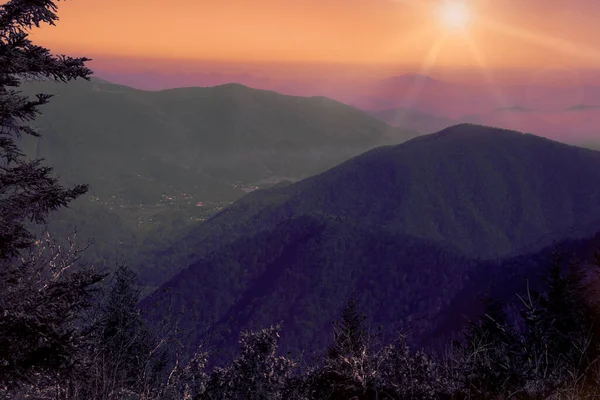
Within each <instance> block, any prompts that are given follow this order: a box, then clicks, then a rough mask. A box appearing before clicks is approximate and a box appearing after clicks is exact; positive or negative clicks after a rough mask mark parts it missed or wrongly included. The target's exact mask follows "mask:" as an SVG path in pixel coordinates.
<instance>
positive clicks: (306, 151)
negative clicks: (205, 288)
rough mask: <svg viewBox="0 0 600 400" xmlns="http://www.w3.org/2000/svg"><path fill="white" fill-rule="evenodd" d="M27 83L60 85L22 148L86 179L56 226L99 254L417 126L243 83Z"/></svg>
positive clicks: (29, 87)
mask: <svg viewBox="0 0 600 400" xmlns="http://www.w3.org/2000/svg"><path fill="white" fill-rule="evenodd" d="M22 90H23V92H24V93H26V94H28V95H31V96H33V95H34V94H36V93H38V92H42V93H49V94H53V95H54V98H53V99H52V101H51V102H50V103H49V104H47V105H45V106H44V107H43V108H42V109H41V111H42V115H41V116H40V117H39V118H37V119H36V121H35V123H34V125H33V126H34V128H36V129H37V130H38V131H39V132H40V133H41V134H42V137H41V138H39V139H38V138H29V137H27V138H24V139H23V140H24V142H23V148H24V149H25V152H26V154H27V155H28V156H29V157H42V158H44V159H45V160H46V162H47V163H48V164H49V165H52V166H53V167H54V169H55V171H56V173H57V175H58V176H59V177H60V178H61V180H62V181H63V182H65V184H67V185H73V184H77V183H81V182H85V183H88V184H89V185H90V193H89V196H86V197H85V199H82V200H80V201H78V202H76V203H75V204H74V205H73V206H72V207H71V208H70V209H68V210H63V211H61V212H60V213H58V214H56V215H55V216H54V217H53V220H52V222H53V224H52V226H53V227H54V229H55V230H56V231H57V232H58V234H59V235H60V236H63V234H65V233H68V232H70V231H71V230H72V229H74V228H77V229H78V231H79V236H80V238H82V240H88V239H91V238H95V240H96V241H95V246H94V247H93V248H92V249H91V250H90V251H88V252H87V255H88V256H89V257H91V258H92V260H95V261H101V260H106V259H107V258H110V257H107V255H108V254H113V253H114V252H115V251H116V252H118V253H125V254H127V255H128V257H130V258H131V259H136V258H137V255H136V254H137V252H138V250H140V251H142V250H145V249H148V248H155V247H156V248H160V247H161V246H163V245H165V244H166V243H170V241H173V240H177V238H178V237H179V234H180V233H182V232H185V230H186V229H187V228H189V227H190V226H194V225H195V224H198V223H199V222H201V221H202V220H204V219H206V218H208V217H209V216H210V215H212V214H214V213H215V212H217V211H218V210H220V209H222V208H223V207H226V206H227V205H228V204H230V203H231V202H233V201H235V200H237V199H239V198H241V197H242V196H243V195H244V194H245V193H246V192H248V191H251V190H255V189H256V188H258V187H264V186H269V185H273V184H275V183H277V182H279V181H281V180H291V181H295V180H298V179H301V178H304V177H307V176H310V175H313V174H316V173H319V172H322V171H324V170H326V169H328V168H330V167H333V166H334V165H336V164H338V163H340V162H342V161H345V160H347V159H348V158H350V157H352V156H355V155H357V154H360V153H362V152H363V151H365V150H368V149H370V148H373V147H376V146H379V145H382V144H389V143H400V142H402V141H405V140H407V139H409V138H412V137H414V136H416V135H418V133H417V132H414V131H410V130H406V129H403V128H396V127H391V126H389V125H387V124H385V123H383V122H381V121H379V120H377V119H376V118H374V117H372V116H370V115H368V114H366V113H364V112H362V111H359V110H356V109H353V108H351V107H349V106H347V105H345V104H342V103H339V102H337V101H334V100H330V99H327V98H323V97H311V98H306V97H296V96H286V95H281V94H278V93H274V92H269V91H265V90H256V89H251V88H248V87H245V86H242V85H239V84H226V85H222V86H218V87H212V88H182V89H172V90H164V91H158V92H150V91H143V90H137V89H133V88H130V87H127V86H122V85H116V84H111V83H109V82H106V81H103V80H100V79H92V80H91V81H90V82H87V81H75V82H72V83H70V84H68V85H64V84H61V83H56V82H51V81H41V82H39V81H38V82H26V83H24V84H23V85H22ZM109 221H110V222H109ZM151 281H152V282H151V283H150V285H151V286H152V285H156V284H157V281H156V280H153V279H151Z"/></svg>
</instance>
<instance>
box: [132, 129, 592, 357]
mask: <svg viewBox="0 0 600 400" xmlns="http://www.w3.org/2000/svg"><path fill="white" fill-rule="evenodd" d="M599 181H600V152H596V151H592V150H588V149H584V148H579V147H575V146H569V145H565V144H562V143H559V142H555V141H551V140H549V139H545V138H541V137H538V136H535V135H531V134H523V133H519V132H515V131H508V130H503V129H498V128H491V127H484V126H478V125H470V124H462V125H457V126H453V127H450V128H447V129H444V130H442V131H440V132H437V133H435V134H431V135H425V136H421V137H418V138H415V139H412V140H409V141H407V142H405V143H402V144H399V145H391V146H382V147H378V148H376V149H373V150H370V151H367V152H365V153H363V154H361V155H359V156H357V157H354V158H352V159H350V160H348V161H346V162H344V163H341V164H340V165H338V166H336V167H334V168H331V169H329V170H327V171H325V172H323V173H321V174H318V175H316V176H313V177H310V178H307V179H304V180H301V181H299V182H296V183H282V184H280V185H277V186H275V187H272V188H270V189H265V190H259V191H255V192H253V193H250V194H249V195H247V196H245V197H243V198H242V199H240V200H239V201H237V202H235V203H234V204H233V205H231V206H230V207H228V208H226V209H225V210H223V211H222V212H220V213H219V214H217V215H216V216H214V217H212V218H211V219H210V220H208V221H207V222H205V223H204V224H202V225H200V226H198V227H197V228H194V229H193V230H191V231H190V232H189V233H188V235H187V236H185V237H184V238H182V240H181V241H178V243H177V244H176V245H175V246H173V247H172V248H171V249H169V250H167V251H165V252H163V253H162V254H157V255H156V258H155V259H154V261H153V262H154V263H156V264H160V265H167V266H168V267H167V269H168V270H169V271H177V270H178V269H179V270H181V272H180V273H179V274H177V275H176V276H174V277H173V278H172V279H171V280H170V281H168V282H167V283H165V284H164V285H163V286H162V287H161V288H160V289H159V290H157V291H156V292H154V293H153V294H152V295H150V296H149V297H148V298H147V299H145V300H144V302H143V303H142V305H143V306H144V307H146V308H147V312H148V315H149V316H150V318H152V319H156V318H159V317H160V316H161V315H163V313H164V309H163V308H161V306H160V305H161V304H164V303H166V302H171V301H172V302H173V303H172V304H175V306H176V307H182V308H184V309H185V310H186V311H187V312H189V313H193V314H194V315H197V316H198V317H197V318H198V319H197V320H198V321H201V323H206V321H213V322H215V323H216V324H217V325H226V326H228V327H229V328H230V329H231V332H230V333H229V334H227V335H225V336H223V337H221V338H220V339H219V340H221V341H222V342H221V345H222V346H225V347H227V345H230V346H232V345H233V344H234V343H235V338H237V334H238V333H239V331H240V330H246V329H253V328H258V327H262V326H265V325H269V324H274V323H277V322H279V321H283V323H284V329H286V328H287V329H289V331H288V333H289V332H291V333H290V334H289V335H286V336H285V338H283V342H282V349H284V351H288V350H289V351H299V350H300V349H303V350H306V352H307V354H311V352H314V351H316V349H318V348H323V345H324V344H325V343H326V342H327V340H328V339H329V338H328V337H327V336H326V335H325V336H324V335H323V333H322V332H328V331H327V330H326V329H324V328H325V327H326V326H328V324H329V323H330V321H331V319H332V318H334V317H335V316H336V315H337V313H338V312H339V311H340V310H341V308H342V307H343V303H344V299H345V298H346V296H347V295H348V293H349V291H350V290H352V288H355V289H357V291H358V293H359V297H360V300H361V302H362V304H363V305H364V307H365V312H366V314H367V315H370V316H371V317H372V319H373V322H374V323H375V324H384V325H385V326H387V328H388V331H387V334H388V335H391V334H392V332H391V331H390V330H394V329H399V328H401V327H405V326H407V325H412V326H413V328H414V329H415V332H416V333H417V334H418V335H417V337H418V338H419V340H420V341H421V342H423V343H424V342H427V340H429V339H431V338H432V337H433V335H434V333H435V332H436V330H439V329H442V330H444V329H443V326H448V324H450V325H451V322H452V321H450V322H449V321H447V320H444V319H443V318H442V317H443V316H444V315H446V314H447V315H458V314H457V313H459V312H458V311H457V309H449V308H448V307H450V306H451V304H454V303H453V300H454V299H457V298H458V296H460V295H461V293H471V292H473V287H472V286H471V283H470V282H471V281H473V280H474V279H476V280H477V287H485V286H486V284H491V282H492V281H494V280H497V279H496V277H497V276H498V275H502V274H503V269H502V268H503V267H502V265H504V264H503V263H504V262H505V260H509V259H510V258H512V257H515V255H516V256H519V255H523V254H526V253H535V252H538V251H542V250H543V249H544V248H545V247H546V246H550V245H552V243H553V242H554V241H556V240H564V239H583V238H586V237H592V236H593V235H594V234H596V232H598V231H599V229H598V222H599V221H600V207H599V206H600V189H599V187H598V185H596V183H597V182H599ZM509 261H510V260H509ZM509 261H506V262H509ZM527 265H528V264H527V262H525V263H524V266H523V269H522V271H524V272H526V271H527V268H528V267H527ZM140 269H143V268H140ZM538 272H539V271H538ZM465 290H466V291H467V292H464V291H465ZM167 293H168V294H167ZM457 301H458V300H457ZM150 304H152V305H154V306H156V305H158V306H157V307H154V308H153V309H152V311H150V310H149V309H148V307H149V305H150ZM458 304H460V301H458ZM462 304H463V305H464V303H462ZM454 322H456V321H454ZM287 329H286V331H287ZM198 332H199V330H198ZM194 340H196V341H197V340H199V337H195V338H194ZM196 343H197V342H196Z"/></svg>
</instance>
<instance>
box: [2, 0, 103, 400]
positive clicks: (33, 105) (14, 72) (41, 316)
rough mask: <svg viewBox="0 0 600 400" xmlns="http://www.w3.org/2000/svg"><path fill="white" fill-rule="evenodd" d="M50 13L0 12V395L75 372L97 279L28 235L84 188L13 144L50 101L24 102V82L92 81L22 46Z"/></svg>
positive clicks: (14, 5) (38, 0) (78, 64)
mask: <svg viewBox="0 0 600 400" xmlns="http://www.w3.org/2000/svg"><path fill="white" fill-rule="evenodd" d="M56 10H57V7H56V1H52V0H9V1H7V2H5V3H4V4H3V5H0V390H2V389H8V388H11V387H15V386H18V385H20V384H22V383H23V382H26V381H32V380H34V379H38V378H39V377H40V376H42V375H43V376H48V375H49V374H54V375H56V374H59V375H61V374H62V376H64V374H66V373H68V371H71V370H72V369H73V368H74V366H75V365H76V364H77V357H76V353H77V352H78V351H79V350H80V349H81V347H80V343H81V339H82V338H81V330H80V329H79V325H78V320H79V319H80V316H81V313H82V312H83V311H84V310H85V309H86V308H88V307H89V299H90V298H91V296H92V295H93V291H94V287H95V284H96V283H98V282H99V281H100V280H101V279H102V275H100V274H97V273H95V272H94V271H93V270H91V269H79V271H78V272H75V273H73V272H71V271H70V268H71V267H72V266H73V265H74V264H75V263H76V262H77V259H78V251H76V250H73V249H74V247H72V246H71V247H69V248H67V249H64V248H62V249H61V248H60V247H59V246H58V245H56V243H55V242H54V241H53V240H51V239H50V238H44V237H41V238H37V240H36V237H35V235H34V233H33V231H32V223H33V224H34V225H35V224H38V226H39V224H44V223H45V222H46V219H47V216H48V214H49V213H50V212H51V211H53V210H56V209H58V208H60V207H65V206H67V204H68V203H69V202H70V201H72V200H73V199H75V198H77V197H79V196H80V195H82V194H84V193H85V192H86V191H87V186H86V185H78V186H75V187H74V188H71V189H67V188H64V187H63V186H61V185H60V184H59V182H58V180H57V179H56V178H55V177H53V176H52V168H50V167H47V166H43V165H42V160H39V159H38V160H32V161H26V160H25V158H24V155H23V153H22V151H21V149H20V148H19V145H18V140H19V138H20V137H21V136H23V135H30V136H39V133H38V132H36V131H35V130H34V129H33V128H32V127H31V126H30V123H31V121H32V120H33V119H35V117H36V116H37V115H38V114H39V110H38V108H39V107H40V106H42V105H44V104H46V103H47V102H48V101H49V100H50V98H51V96H50V95H48V94H38V95H37V97H36V98H35V99H30V98H28V97H27V96H24V95H22V94H21V92H19V91H18V87H19V86H20V84H21V82H22V81H23V80H36V79H53V80H56V81H62V82H67V81H70V80H72V79H76V78H83V79H89V75H90V74H91V71H90V70H89V69H88V68H87V67H86V66H85V62H86V61H89V60H88V59H87V58H71V57H67V56H64V55H59V56H56V55H52V54H51V53H50V51H49V50H48V49H46V48H44V47H41V46H37V45H35V44H33V43H32V42H31V41H30V40H29V38H28V35H29V31H30V30H31V29H32V28H33V27H39V26H40V25H41V24H44V23H45V24H50V25H54V22H55V21H57V20H58V17H57V15H56Z"/></svg>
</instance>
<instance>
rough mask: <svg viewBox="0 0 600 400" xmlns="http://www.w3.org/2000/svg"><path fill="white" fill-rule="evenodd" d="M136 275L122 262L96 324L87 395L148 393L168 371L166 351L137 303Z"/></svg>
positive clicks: (94, 326) (119, 395) (99, 396)
mask: <svg viewBox="0 0 600 400" xmlns="http://www.w3.org/2000/svg"><path fill="white" fill-rule="evenodd" d="M136 278H137V276H136V274H135V273H134V272H133V271H132V270H131V269H129V268H128V267H127V266H125V265H122V266H120V267H118V268H117V270H116V271H115V273H114V282H113V284H112V286H111V287H110V291H109V293H108V296H107V298H106V299H105V300H104V301H102V302H101V304H100V307H99V313H98V316H97V317H96V319H95V322H94V324H93V326H92V331H93V334H92V336H93V341H92V342H91V343H92V344H93V345H92V347H91V348H90V349H89V351H90V352H91V357H90V360H89V361H90V362H89V366H88V367H87V370H88V372H89V378H88V379H87V382H86V386H87V390H88V392H87V393H86V398H90V399H92V398H99V399H100V398H102V399H110V398H120V397H121V394H120V393H123V391H127V392H129V393H135V394H137V395H141V394H146V395H147V394H148V392H152V391H153V390H154V388H155V387H157V386H158V385H157V382H159V381H160V380H161V379H162V376H161V373H162V372H163V371H164V370H165V367H166V359H165V353H164V351H163V349H162V347H161V345H160V344H161V343H160V340H157V338H156V337H155V336H154V335H153V333H152V332H151V331H150V329H149V328H148V327H147V326H146V323H145V321H144V319H143V317H142V315H141V311H140V309H139V308H138V306H137V304H138V302H139V297H140V292H139V290H138V289H136V282H137V279H136Z"/></svg>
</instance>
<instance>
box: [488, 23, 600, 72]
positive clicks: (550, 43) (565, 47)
mask: <svg viewBox="0 0 600 400" xmlns="http://www.w3.org/2000/svg"><path fill="white" fill-rule="evenodd" d="M481 26H482V27H484V28H486V29H489V30H493V31H496V32H500V33H503V34H505V35H509V36H514V37H517V38H519V39H522V40H525V41H528V42H530V43H533V44H536V45H540V46H544V47H547V48H550V49H552V50H559V51H561V52H563V53H564V54H568V55H571V56H577V57H582V58H588V59H592V60H594V61H597V62H600V52H599V51H598V50H597V49H595V48H594V47H591V46H586V45H582V44H576V43H572V42H570V41H568V40H565V39H560V38H555V37H551V36H547V35H543V34H539V33H534V32H531V31H528V30H526V29H523V28H517V27H514V26H510V25H506V24H502V23H499V22H495V21H491V20H486V21H481Z"/></svg>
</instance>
